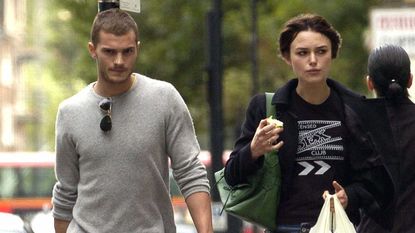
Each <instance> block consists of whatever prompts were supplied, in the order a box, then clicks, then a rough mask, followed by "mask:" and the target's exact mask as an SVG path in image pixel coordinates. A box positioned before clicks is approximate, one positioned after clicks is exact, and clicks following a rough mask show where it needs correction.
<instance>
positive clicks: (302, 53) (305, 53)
mask: <svg viewBox="0 0 415 233" xmlns="http://www.w3.org/2000/svg"><path fill="white" fill-rule="evenodd" d="M297 54H298V55H299V56H304V55H307V51H298V52H297Z"/></svg>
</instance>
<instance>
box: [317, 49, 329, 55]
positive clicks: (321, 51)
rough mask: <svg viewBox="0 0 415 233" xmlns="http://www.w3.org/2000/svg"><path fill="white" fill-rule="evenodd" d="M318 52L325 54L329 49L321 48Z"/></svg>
mask: <svg viewBox="0 0 415 233" xmlns="http://www.w3.org/2000/svg"><path fill="white" fill-rule="evenodd" d="M317 53H318V54H325V53H327V49H319V50H317Z"/></svg>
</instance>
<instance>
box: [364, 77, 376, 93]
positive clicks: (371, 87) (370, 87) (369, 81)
mask: <svg viewBox="0 0 415 233" xmlns="http://www.w3.org/2000/svg"><path fill="white" fill-rule="evenodd" d="M366 85H367V89H368V90H369V91H374V90H375V86H374V84H373V81H372V79H371V78H370V76H369V75H368V76H366Z"/></svg>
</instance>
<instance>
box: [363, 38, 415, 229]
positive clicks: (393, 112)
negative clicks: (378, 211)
mask: <svg viewBox="0 0 415 233" xmlns="http://www.w3.org/2000/svg"><path fill="white" fill-rule="evenodd" d="M367 85H368V89H369V90H370V91H374V92H375V96H376V97H378V98H381V99H385V100H386V102H387V117H388V118H389V121H390V124H391V128H392V137H391V138H389V140H385V141H384V145H385V146H384V147H386V146H387V147H389V148H391V147H392V146H395V147H394V148H392V149H394V152H393V153H385V154H384V155H383V156H384V160H385V163H386V166H387V167H388V168H389V170H390V171H391V173H392V175H393V178H394V181H395V183H396V184H397V193H396V198H395V200H394V205H393V207H392V208H388V209H386V210H385V211H384V212H382V215H381V220H386V219H390V218H392V219H394V226H393V230H392V232H394V233H406V232H407V233H413V232H415V225H414V219H415V169H414V167H415V104H414V103H413V102H412V101H411V100H410V99H409V94H408V88H409V87H411V85H412V74H411V62H410V59H409V56H408V54H407V53H406V52H405V50H404V49H403V48H401V47H399V46H395V45H385V46H381V47H379V48H376V49H374V50H373V51H372V52H371V54H370V55H369V59H368V76H367ZM359 232H362V233H363V232H364V233H366V232H373V233H386V232H391V231H389V230H388V229H384V228H383V227H381V226H379V225H377V224H376V223H374V222H373V220H372V219H370V218H368V217H367V216H364V217H363V219H362V224H361V226H360V227H359Z"/></svg>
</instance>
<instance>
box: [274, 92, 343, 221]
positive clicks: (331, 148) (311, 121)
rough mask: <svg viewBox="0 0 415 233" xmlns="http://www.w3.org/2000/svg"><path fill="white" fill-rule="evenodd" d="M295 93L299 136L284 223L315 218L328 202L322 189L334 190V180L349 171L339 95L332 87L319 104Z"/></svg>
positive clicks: (283, 207)
mask: <svg viewBox="0 0 415 233" xmlns="http://www.w3.org/2000/svg"><path fill="white" fill-rule="evenodd" d="M291 95H292V97H291V98H292V106H291V108H290V111H291V112H292V113H293V114H294V115H295V116H296V117H297V119H296V120H297V125H298V126H297V128H298V133H299V137H298V148H297V151H296V157H295V165H294V174H293V179H292V185H291V191H290V198H288V199H287V200H286V201H284V202H281V204H280V206H279V209H278V213H279V216H278V221H279V222H282V223H284V224H296V223H298V219H302V220H303V221H306V222H314V221H315V220H316V218H315V216H316V214H317V215H318V213H319V212H320V209H321V206H322V205H323V202H324V200H323V199H322V198H321V194H322V192H323V191H324V190H330V192H331V193H333V192H334V190H333V186H332V182H333V180H342V179H343V177H344V176H346V175H347V170H346V169H345V167H347V161H346V160H347V158H346V153H345V151H344V139H345V138H346V136H347V129H346V128H345V127H344V124H343V123H342V122H343V114H341V112H342V102H341V99H340V97H339V95H338V94H337V93H336V92H335V91H331V92H330V96H329V97H328V98H327V100H326V101H324V102H323V103H322V104H319V105H314V104H310V103H308V102H306V101H305V100H303V99H302V98H301V97H300V96H299V95H298V94H297V92H295V91H293V92H292V94H291ZM317 177H318V178H317ZM316 178H317V179H316ZM305 193H306V194H307V195H304V194H305Z"/></svg>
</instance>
